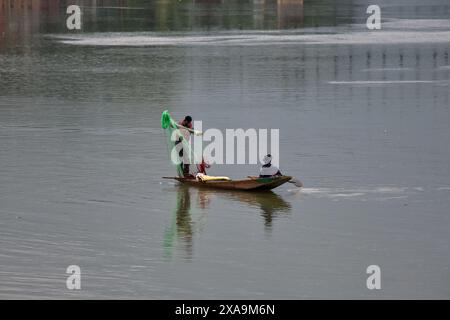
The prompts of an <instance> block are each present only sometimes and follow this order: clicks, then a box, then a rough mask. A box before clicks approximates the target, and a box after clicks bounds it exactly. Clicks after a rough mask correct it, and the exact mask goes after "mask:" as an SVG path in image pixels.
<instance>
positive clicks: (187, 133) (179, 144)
mask: <svg viewBox="0 0 450 320" xmlns="http://www.w3.org/2000/svg"><path fill="white" fill-rule="evenodd" d="M177 128H178V129H179V130H180V132H181V136H178V139H177V140H176V141H175V147H176V148H177V151H178V155H179V157H180V159H181V163H180V166H181V170H182V171H183V176H184V177H185V178H186V177H190V176H192V175H191V174H190V173H189V163H186V161H185V160H188V159H189V158H190V157H189V155H188V154H186V155H185V154H184V153H185V152H186V153H188V152H189V150H184V149H185V148H184V145H183V139H184V140H185V143H189V140H190V138H191V134H196V135H200V134H201V132H198V131H195V130H194V129H193V128H192V117H191V116H186V117H184V119H183V120H181V121H180V122H179V123H178V124H177ZM187 162H189V161H187Z"/></svg>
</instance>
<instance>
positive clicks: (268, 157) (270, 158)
mask: <svg viewBox="0 0 450 320" xmlns="http://www.w3.org/2000/svg"><path fill="white" fill-rule="evenodd" d="M270 161H272V156H271V155H270V154H268V155H267V156H265V157H264V159H263V163H264V164H269V163H270Z"/></svg>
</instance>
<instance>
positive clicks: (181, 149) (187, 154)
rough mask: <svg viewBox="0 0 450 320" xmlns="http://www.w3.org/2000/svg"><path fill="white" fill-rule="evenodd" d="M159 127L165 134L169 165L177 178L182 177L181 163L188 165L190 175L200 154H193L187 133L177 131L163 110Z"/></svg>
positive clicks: (166, 112) (173, 122) (167, 113)
mask: <svg viewBox="0 0 450 320" xmlns="http://www.w3.org/2000/svg"><path fill="white" fill-rule="evenodd" d="M161 127H162V128H163V129H164V131H165V134H166V145H167V149H168V152H169V159H170V163H171V165H172V166H173V167H175V170H176V172H177V174H178V176H179V177H184V174H183V163H184V162H185V163H190V164H191V165H190V166H189V169H190V173H192V171H193V170H195V168H196V166H195V164H194V163H199V162H196V161H198V159H201V154H195V153H194V150H193V148H192V145H191V142H190V139H189V135H190V134H189V133H188V132H187V131H186V130H183V129H179V128H178V125H177V123H176V122H175V121H174V120H173V119H172V117H171V116H170V114H169V111H167V110H165V111H164V112H163V113H162V114H161Z"/></svg>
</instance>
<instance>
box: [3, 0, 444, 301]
mask: <svg viewBox="0 0 450 320" xmlns="http://www.w3.org/2000/svg"><path fill="white" fill-rule="evenodd" d="M12 2H14V1H12ZM174 2H176V1H173V2H172V1H161V2H158V3H157V4H152V5H147V4H145V2H143V1H142V2H139V1H135V2H133V6H130V4H127V2H126V1H122V2H120V3H119V4H117V3H116V2H115V1H111V3H110V4H109V3H108V4H105V7H103V8H93V7H92V6H89V2H88V1H85V2H82V1H80V4H81V5H82V7H83V8H84V9H85V10H86V11H85V12H86V13H85V14H84V15H83V17H84V18H83V19H85V20H84V21H85V22H84V28H85V29H83V31H82V32H75V33H71V32H69V31H65V30H64V23H65V21H64V19H65V17H66V15H65V7H64V5H65V3H64V2H63V1H61V2H58V1H55V3H56V5H54V6H50V8H47V9H45V10H47V12H48V13H47V14H43V11H42V10H44V9H26V8H25V9H21V8H20V6H19V7H18V6H16V7H14V8H12V9H11V8H9V7H8V4H10V2H9V1H0V7H1V4H6V6H5V7H2V9H1V10H2V11H0V17H1V18H2V19H3V20H2V22H1V23H0V28H1V29H0V35H2V36H1V38H0V150H1V151H0V241H1V245H0V297H1V298H150V299H158V298H175V299H188V298H194V299H196V298H255V299H257V298H288V299H297V298H364V299H371V298H385V299H390V298H450V286H449V284H450V270H449V262H450V258H449V257H450V235H449V232H448V230H450V215H449V205H450V162H449V159H450V127H449V124H450V114H449V92H450V79H449V72H450V63H449V50H450V20H447V19H448V16H449V12H450V6H449V4H448V2H447V1H431V2H427V4H425V3H424V2H419V1H417V2H414V1H412V2H411V1H408V2H405V1H397V2H396V3H394V4H393V3H392V1H381V2H380V5H381V7H382V10H383V18H384V20H383V22H384V24H383V29H382V30H381V31H377V32H368V31H367V29H366V27H365V19H366V14H365V9H366V7H367V4H366V3H365V1H353V2H350V1H349V2H346V1H343V2H339V3H338V2H336V3H335V2H331V1H305V3H304V5H303V6H301V5H298V4H297V5H295V4H291V5H290V7H286V6H283V5H277V3H276V1H266V2H267V3H266V4H264V3H263V1H255V3H252V2H251V1H248V2H243V3H241V4H238V3H237V1H235V2H233V1H225V4H220V3H216V4H199V5H193V4H190V3H188V4H186V3H184V4H179V5H176V4H174ZM40 3H42V5H45V3H47V2H45V1H41V2H40ZM52 3H53V2H52ZM405 4H409V5H408V6H405ZM117 7H120V8H117ZM27 10H29V11H27ZM293 12H294V13H295V14H292V13H293ZM290 13H291V14H290ZM25 17H26V18H25ZM165 109H170V110H171V112H172V114H173V115H175V116H176V117H178V118H182V117H184V115H186V114H191V115H192V116H193V117H194V118H195V119H198V120H202V121H203V128H204V129H207V128H219V129H226V128H279V129H280V166H281V169H282V171H283V172H285V173H287V174H290V175H294V176H296V177H298V178H300V179H301V180H302V181H303V182H304V184H305V188H304V189H303V190H301V191H299V190H298V189H296V188H294V187H293V185H290V184H288V185H283V186H282V187H279V188H277V189H275V190H274V191H273V192H270V193H267V194H259V193H240V192H217V191H213V190H203V189H201V190H199V189H195V188H185V187H182V186H178V185H177V184H175V183H171V182H168V181H167V180H164V179H161V177H162V176H167V175H173V174H174V172H173V170H172V168H171V167H170V166H169V164H168V156H167V150H166V145H165V138H164V133H163V131H162V129H161V128H160V114H161V112H162V111H163V110H165ZM257 170H258V167H257V166H256V165H244V166H238V165H232V166H229V165H228V166H225V165H217V166H214V167H213V168H211V171H210V173H211V174H218V175H229V176H230V177H233V178H239V177H245V176H247V175H249V174H255V173H256V172H257ZM74 264H75V265H79V266H80V267H81V272H82V280H81V285H82V290H80V291H69V290H67V289H66V283H65V281H66V277H67V275H66V274H65V271H66V268H67V266H69V265H74ZM372 264H376V265H379V266H380V267H381V271H382V289H381V290H379V291H376V292H375V291H370V290H368V289H367V288H366V279H367V276H368V275H367V274H366V268H367V266H369V265H372Z"/></svg>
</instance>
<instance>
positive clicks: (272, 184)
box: [164, 176, 292, 190]
mask: <svg viewBox="0 0 450 320" xmlns="http://www.w3.org/2000/svg"><path fill="white" fill-rule="evenodd" d="M164 178H168V179H174V180H177V181H179V182H181V183H183V184H186V185H191V186H195V187H202V188H215V189H224V190H271V189H274V188H276V187H279V186H281V185H282V184H284V183H286V182H288V181H289V180H291V179H292V177H290V176H281V177H273V178H258V177H252V178H249V179H244V180H228V181H197V180H195V179H186V178H179V177H164Z"/></svg>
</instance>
